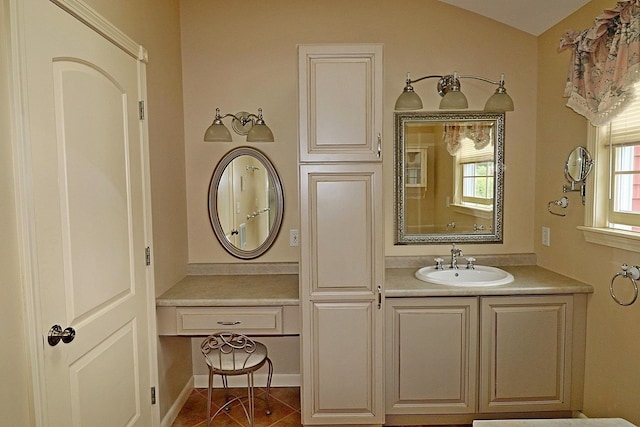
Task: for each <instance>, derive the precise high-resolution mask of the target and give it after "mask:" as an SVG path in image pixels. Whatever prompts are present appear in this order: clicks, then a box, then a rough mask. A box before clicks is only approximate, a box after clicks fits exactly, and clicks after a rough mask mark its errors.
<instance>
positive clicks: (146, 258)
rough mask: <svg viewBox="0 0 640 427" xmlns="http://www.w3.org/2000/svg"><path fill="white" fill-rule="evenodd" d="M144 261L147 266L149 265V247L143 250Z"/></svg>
mask: <svg viewBox="0 0 640 427" xmlns="http://www.w3.org/2000/svg"><path fill="white" fill-rule="evenodd" d="M144 260H145V262H146V264H147V265H148V266H149V265H151V248H150V247H149V246H147V247H146V248H144Z"/></svg>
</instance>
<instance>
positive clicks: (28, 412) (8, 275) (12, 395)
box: [0, 0, 34, 426]
mask: <svg viewBox="0 0 640 427" xmlns="http://www.w3.org/2000/svg"><path fill="white" fill-rule="evenodd" d="M8 15H9V5H8V1H6V0H0V242H2V244H0V323H1V324H2V325H5V328H4V333H3V335H4V343H3V345H2V346H0V360H1V361H2V363H0V378H2V385H0V414H2V419H3V420H4V421H6V422H10V423H11V425H16V426H17V425H19V426H30V425H34V419H33V414H32V408H33V406H32V403H33V399H32V394H31V391H30V377H29V366H28V364H27V361H28V359H29V355H28V350H27V343H26V339H27V338H26V330H25V319H24V314H23V308H24V307H25V305H24V301H23V292H22V285H21V277H20V265H19V259H18V253H19V246H18V234H17V227H18V224H17V221H16V200H15V196H16V194H15V187H14V185H15V182H14V173H13V162H12V159H13V151H12V144H11V132H10V129H11V117H10V114H9V111H10V108H11V103H10V92H9V90H10V89H9V88H10V80H9V72H10V70H9V16H8Z"/></svg>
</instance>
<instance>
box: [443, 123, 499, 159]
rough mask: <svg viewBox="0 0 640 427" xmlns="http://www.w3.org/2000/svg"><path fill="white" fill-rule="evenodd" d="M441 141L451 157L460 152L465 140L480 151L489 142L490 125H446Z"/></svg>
mask: <svg viewBox="0 0 640 427" xmlns="http://www.w3.org/2000/svg"><path fill="white" fill-rule="evenodd" d="M442 139H443V140H444V142H445V144H446V146H447V151H448V152H449V154H451V155H452V156H455V155H456V153H457V152H458V151H460V147H461V144H462V141H463V140H465V139H470V140H471V141H473V144H474V147H475V149H476V150H481V149H483V148H484V147H486V146H487V145H489V143H490V142H491V125H484V124H481V123H476V124H472V125H460V124H457V123H447V124H445V125H444V132H443V134H442Z"/></svg>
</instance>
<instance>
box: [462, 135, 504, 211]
mask: <svg viewBox="0 0 640 427" xmlns="http://www.w3.org/2000/svg"><path fill="white" fill-rule="evenodd" d="M472 144H473V141H472V140H471V139H469V138H466V139H463V140H462V143H461V149H460V150H459V151H458V152H457V153H456V155H455V157H454V158H453V170H454V172H455V176H454V181H453V185H454V188H453V194H454V203H455V204H456V205H459V206H461V207H464V208H467V209H471V210H474V211H476V210H477V211H493V196H494V194H493V192H494V183H493V181H494V179H495V162H494V161H493V155H494V149H495V148H494V145H493V144H488V145H486V146H485V147H483V148H480V149H476V148H471V149H465V148H469V147H471V146H472ZM487 162H488V163H490V164H491V170H492V172H493V173H492V174H491V176H490V178H489V175H473V176H471V175H465V171H464V169H465V165H471V164H475V165H478V164H481V163H487ZM468 178H470V179H472V180H473V182H474V188H475V182H476V180H477V179H485V180H487V181H489V180H490V184H489V183H487V185H486V188H487V189H490V190H491V198H483V197H474V196H470V195H468V194H467V195H465V191H464V187H465V179H468Z"/></svg>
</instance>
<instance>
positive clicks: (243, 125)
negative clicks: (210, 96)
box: [204, 108, 273, 142]
mask: <svg viewBox="0 0 640 427" xmlns="http://www.w3.org/2000/svg"><path fill="white" fill-rule="evenodd" d="M225 117H233V120H232V122H231V128H232V129H233V130H234V132H235V133H237V134H238V135H247V142H273V132H271V129H269V126H267V125H266V123H265V122H264V119H263V118H262V108H258V115H257V116H256V115H255V114H252V113H247V112H246V111H241V112H239V113H236V114H225V115H221V114H220V109H219V108H216V117H215V118H214V119H213V123H212V124H211V126H209V127H208V128H207V130H206V132H205V133H204V140H205V141H206V142H231V133H230V132H229V129H227V127H226V126H225V125H224V123H222V119H224V118H225Z"/></svg>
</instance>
